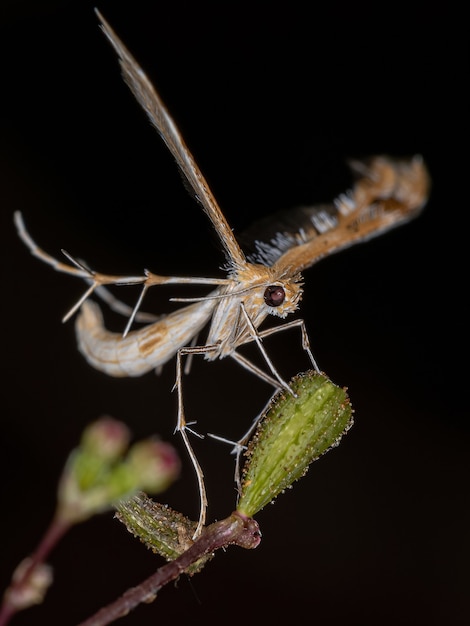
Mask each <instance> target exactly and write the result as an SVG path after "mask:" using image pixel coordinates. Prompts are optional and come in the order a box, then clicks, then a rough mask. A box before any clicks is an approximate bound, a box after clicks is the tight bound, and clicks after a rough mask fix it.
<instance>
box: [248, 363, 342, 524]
mask: <svg viewBox="0 0 470 626" xmlns="http://www.w3.org/2000/svg"><path fill="white" fill-rule="evenodd" d="M290 387H291V389H292V391H293V394H295V395H293V394H291V393H287V392H286V391H285V390H283V391H281V392H279V393H278V394H277V395H275V396H274V397H273V399H272V401H271V403H270V406H269V407H268V409H267V410H266V412H265V413H264V415H263V416H262V417H261V419H260V421H259V424H258V427H257V429H256V432H255V434H254V436H253V437H252V439H251V441H250V443H249V446H248V450H247V452H246V456H247V457H248V460H247V462H246V464H245V467H244V469H243V475H242V490H241V495H240V500H239V502H238V506H237V511H238V512H239V513H240V514H242V515H245V516H247V517H253V515H255V514H256V513H257V512H258V511H260V510H261V509H262V508H263V507H264V506H265V505H266V504H268V503H269V502H271V501H272V500H274V498H276V496H277V495H279V493H281V492H282V491H283V490H284V489H286V488H287V487H289V486H290V485H292V483H293V482H294V481H296V480H298V479H299V478H300V477H301V476H303V475H304V474H305V472H306V471H307V469H308V466H309V465H310V463H312V462H313V461H315V460H316V459H318V458H319V457H320V456H321V455H322V454H324V453H325V452H326V451H327V450H329V449H331V448H332V447H333V446H336V445H338V443H339V441H340V439H341V437H342V435H343V434H345V433H346V432H347V431H348V430H349V428H350V427H351V426H352V423H353V422H352V408H351V405H350V403H349V398H348V396H347V394H346V391H345V390H344V389H342V388H340V387H337V386H336V385H334V384H333V383H332V382H331V380H329V379H328V378H327V377H326V376H324V375H323V374H317V373H315V372H313V371H310V372H307V373H305V374H299V375H298V376H296V377H295V378H293V379H292V381H291V383H290Z"/></svg>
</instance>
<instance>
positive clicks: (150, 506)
mask: <svg viewBox="0 0 470 626" xmlns="http://www.w3.org/2000/svg"><path fill="white" fill-rule="evenodd" d="M116 510H117V513H116V517H117V518H118V519H119V520H120V521H121V522H122V523H123V524H124V525H125V526H126V528H127V530H128V531H129V532H130V533H132V534H133V535H134V536H135V537H138V538H139V539H140V541H142V543H144V544H145V545H146V546H147V548H149V549H150V550H152V551H153V552H155V553H156V554H160V555H161V556H163V557H164V558H165V559H166V560H167V561H173V560H174V559H176V558H177V557H178V556H180V555H181V554H183V552H185V551H186V550H187V549H188V548H189V547H190V546H191V545H192V544H193V543H194V541H193V536H194V533H195V531H196V528H197V522H193V521H191V520H190V519H188V518H187V517H186V516H184V515H183V514H182V513H179V512H178V511H174V510H173V509H171V508H170V507H169V506H167V505H165V504H160V503H159V502H154V501H153V500H152V499H151V498H149V497H148V496H146V494H145V493H137V494H135V495H134V496H132V498H129V499H128V500H120V501H119V502H118V503H117V504H116ZM211 556H212V555H206V556H204V557H202V558H201V559H199V560H198V561H197V562H196V563H193V564H192V565H191V566H190V567H189V568H188V570H187V571H186V573H188V574H194V573H196V572H198V571H200V570H201V569H202V567H203V565H204V564H205V563H206V562H207V560H208V559H210V558H211Z"/></svg>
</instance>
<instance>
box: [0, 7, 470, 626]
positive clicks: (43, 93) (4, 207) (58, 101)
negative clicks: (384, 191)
mask: <svg viewBox="0 0 470 626" xmlns="http://www.w3.org/2000/svg"><path fill="white" fill-rule="evenodd" d="M93 6H94V4H93V3H89V2H86V1H83V0H81V1H80V2H78V1H75V2H74V1H72V0H71V1H69V2H65V1H62V2H61V1H55V2H54V1H52V0H51V1H50V2H21V1H19V0H17V1H15V2H13V1H11V2H5V0H3V2H2V6H1V8H0V16H1V21H0V46H1V83H2V95H1V101H0V138H1V141H0V219H1V236H2V243H1V252H2V266H1V271H2V307H1V313H2V326H1V327H2V343H1V346H2V348H1V349H2V354H3V368H2V382H3V385H2V392H1V393H2V417H1V431H0V432H1V437H0V445H1V451H0V461H1V467H2V477H3V480H2V491H1V502H2V504H1V524H2V535H1V540H0V546H1V547H0V554H1V557H0V586H1V588H5V586H6V585H7V584H8V581H9V578H10V574H11V572H12V570H13V568H14V567H15V566H16V564H17V563H18V562H19V561H20V560H21V559H22V558H23V557H24V556H25V555H26V554H28V553H29V552H30V551H31V550H32V549H33V548H34V546H35V545H36V542H37V541H38V540H39V537H40V536H41V533H42V532H43V530H44V529H45V528H46V525H47V523H48V521H49V519H50V517H51V515H52V512H53V509H54V495H55V487H56V483H57V478H58V476H59V473H60V471H61V467H62V465H63V462H64V460H65V458H66V456H67V454H68V452H69V451H70V450H71V449H72V448H73V447H74V446H75V445H76V443H77V440H78V438H79V436H80V432H81V430H82V429H83V427H84V426H85V425H86V424H87V423H89V422H90V421H92V420H94V419H96V418H97V417H98V416H99V415H101V414H103V413H107V414H111V415H113V416H114V417H116V418H118V419H121V420H123V421H125V422H126V423H128V424H129V426H130V427H131V428H132V431H133V433H134V435H135V437H136V438H141V437H146V436H149V435H150V434H152V433H155V432H158V433H160V434H161V436H162V437H163V438H165V439H170V440H172V441H173V442H174V444H175V445H176V446H178V448H179V449H181V451H182V454H184V452H183V450H182V447H181V445H180V441H179V440H178V439H177V438H176V437H174V438H173V437H172V432H173V428H174V423H175V415H176V412H175V411H176V398H175V395H174V394H171V393H170V389H171V386H172V384H173V381H174V361H172V362H171V363H170V364H169V365H168V366H166V367H165V369H164V372H163V374H162V376H161V377H160V378H155V377H154V376H153V375H152V374H149V375H147V376H145V377H143V378H137V379H123V380H118V379H111V378H107V377H106V376H105V375H102V374H99V373H97V372H96V371H94V370H92V369H91V368H90V367H88V365H87V364H86V363H85V362H84V360H83V358H82V357H81V355H80V354H79V353H78V352H77V350H76V349H75V338H74V329H73V323H72V322H70V323H68V324H66V325H62V324H61V322H60V320H61V316H62V315H63V314H64V313H65V311H66V310H67V309H68V307H69V306H70V305H71V304H72V303H73V302H74V301H75V300H76V298H77V297H78V295H79V294H80V293H81V292H82V289H83V285H82V284H80V283H78V282H77V281H76V280H75V279H73V278H70V277H67V276H63V275H60V274H57V273H55V272H54V271H52V270H51V268H49V267H46V266H45V265H43V264H41V263H40V262H39V261H37V260H35V259H33V258H32V257H31V256H30V255H29V254H28V252H27V250H26V249H25V248H24V246H23V245H22V244H21V243H20V242H19V241H18V238H17V236H16V234H15V231H14V227H13V223H12V214H13V211H14V210H16V209H20V210H22V211H23V214H24V217H25V220H26V222H27V225H28V228H29V230H30V233H31V234H32V235H33V236H34V238H35V239H36V241H37V242H39V243H40V244H41V246H42V247H44V248H45V249H46V250H47V251H48V252H50V253H51V254H53V255H57V256H59V255H60V249H61V248H65V249H67V250H68V251H69V252H71V253H72V254H74V255H76V256H79V257H81V258H84V259H86V260H87V262H88V263H89V264H90V265H92V266H93V267H95V268H99V269H100V270H102V271H107V272H113V273H126V274H129V273H131V274H132V273H136V272H140V271H141V269H142V268H143V267H149V268H150V269H152V270H154V271H155V272H157V273H162V274H165V273H168V274H172V273H174V274H179V275H195V274H200V275H203V276H204V275H205V276H215V275H220V272H219V270H218V268H219V267H220V265H221V264H222V262H223V258H222V255H221V253H220V246H219V245H218V242H217V241H216V238H215V236H214V234H213V232H212V231H211V227H210V225H209V223H208V220H207V218H206V217H205V215H203V213H202V211H201V209H200V208H199V207H198V206H197V204H196V203H195V202H194V201H193V200H192V199H191V198H190V197H189V195H188V194H187V193H186V191H185V189H184V187H183V185H182V184H181V180H180V177H179V174H178V172H177V170H176V167H175V165H174V163H173V162H172V158H171V157H170V156H169V154H168V152H167V151H166V149H165V147H164V146H163V143H162V142H161V141H160V139H159V138H158V136H157V134H156V133H155V132H154V131H153V130H152V128H151V127H150V126H149V124H148V122H147V119H146V118H145V115H144V114H143V113H142V112H141V110H140V109H139V107H138V105H137V104H136V102H135V101H134V100H133V98H132V96H131V95H130V93H129V91H128V90H127V88H126V87H125V86H124V84H123V82H122V80H121V78H120V75H119V70H118V65H117V61H116V58H115V55H114V53H113V52H112V50H111V48H110V46H109V45H108V44H107V42H106V40H105V38H104V36H103V35H102V33H101V32H100V30H99V28H98V24H97V18H96V16H95V15H94V13H93ZM328 7H329V8H325V7H324V6H323V5H322V6H321V8H320V7H319V5H317V4H316V3H315V4H314V3H304V4H301V3H299V4H298V5H297V4H296V3H289V4H287V3H285V4H284V3H283V4H279V5H275V4H274V3H271V2H270V3H268V2H266V3H265V2H263V3H261V2H244V1H240V2H237V3H220V2H214V3H210V2H181V1H178V2H172V3H145V2H140V1H134V2H124V1H121V0H118V1H116V0H114V1H110V0H109V1H106V0H103V1H102V2H101V3H100V4H99V8H100V10H101V11H102V12H103V14H104V15H105V17H106V18H107V19H108V20H109V21H110V23H111V24H112V25H113V27H114V28H115V29H116V31H117V33H118V34H119V35H120V36H121V38H122V39H123V40H124V42H125V43H126V44H127V45H128V47H129V48H130V50H131V51H132V52H133V53H134V55H135V56H136V57H137V59H138V60H139V61H140V62H141V63H142V65H143V66H144V67H145V68H146V70H147V71H148V73H149V75H150V76H151V77H152V79H153V80H154V82H155V84H156V85H157V87H158V89H159V91H160V93H161V95H162V97H163V99H164V100H165V102H166V103H167V105H168V107H169V109H170V111H171V112H172V114H173V116H174V117H175V119H176V120H177V123H178V124H179V126H180V128H181V130H182V132H183V134H184V136H185V139H186V141H187V143H188V145H189V146H190V148H191V150H192V151H193V153H194V155H195V157H196V159H197V161H198V163H199V165H200V167H201V169H202V171H203V172H204V174H205V175H206V177H207V179H208V180H209V182H210V184H211V187H212V190H213V192H214V194H215V195H216V197H217V199H218V201H219V203H220V205H221V207H222V209H223V211H224V212H225V214H226V216H227V218H228V220H229V222H230V224H231V225H232V226H233V228H234V229H235V232H236V233H238V232H240V231H242V230H243V228H245V227H246V226H248V225H249V224H250V222H251V221H252V220H253V219H254V218H256V217H260V216H264V215H267V214H269V213H271V212H272V211H274V210H277V209H281V208H288V207H291V206H296V205H300V204H303V203H304V204H311V203H315V202H320V201H328V200H331V199H332V198H333V197H334V196H335V195H337V194H338V193H339V192H341V191H343V190H344V189H346V188H347V187H348V185H349V184H350V179H349V175H348V171H347V169H346V167H345V161H346V159H347V158H349V157H356V156H364V155H368V154H377V153H388V154H392V155H397V156H399V155H402V154H404V155H411V154H415V153H420V154H422V155H423V157H424V159H425V161H426V162H427V164H428V166H429V170H430V172H431V176H432V179H433V190H432V196H431V199H430V201H429V204H428V206H427V208H426V210H425V211H424V213H423V214H422V216H421V217H419V219H417V220H416V221H414V222H413V223H410V224H409V225H407V226H405V227H403V228H401V229H398V230H396V231H393V232H391V233H389V234H387V235H386V236H384V237H382V238H379V239H377V240H374V241H371V242H370V243H368V244H366V245H364V246H359V247H357V248H352V249H350V250H348V251H346V252H343V253H342V254H339V255H337V256H333V257H331V258H329V259H326V260H324V261H322V262H321V263H320V264H319V265H317V266H315V267H313V268H312V269H310V270H309V271H307V272H306V273H305V295H304V300H303V303H302V316H303V318H304V319H305V320H306V323H307V327H308V329H309V333H310V337H311V341H312V345H313V350H314V353H315V355H316V357H317V359H318V361H319V363H320V366H321V367H322V369H323V370H324V371H325V372H327V373H328V374H329V376H330V377H331V378H332V380H333V381H334V382H336V383H337V384H339V385H342V386H347V387H348V389H349V394H350V397H351V400H352V404H353V406H354V408H355V420H356V421H355V426H354V427H353V429H352V430H351V431H350V433H349V434H348V436H347V437H346V439H345V440H343V442H342V444H341V446H340V447H339V448H338V449H336V450H335V451H333V452H331V453H330V454H328V455H327V456H326V457H324V458H322V459H321V460H320V461H319V462H318V463H316V464H315V465H314V466H313V467H311V469H310V471H309V473H308V474H307V476H306V477H305V478H304V479H302V481H300V482H299V483H298V484H297V485H295V488H294V489H292V490H289V492H288V493H286V494H285V495H283V496H282V497H280V498H279V499H278V501H277V502H276V503H275V505H273V506H269V507H267V508H266V509H265V510H263V511H262V512H261V513H260V514H259V515H258V516H257V519H258V521H259V523H260V525H261V530H262V533H263V541H262V542H261V545H260V546H259V548H258V549H257V550H255V551H254V552H244V551H242V550H240V549H237V548H233V549H229V550H227V551H226V552H224V553H222V552H221V553H219V554H217V557H216V558H215V559H214V561H213V562H212V563H210V564H209V565H208V566H207V568H206V569H205V570H204V571H203V572H202V573H201V574H200V575H198V576H196V577H194V578H193V579H192V580H191V581H188V580H187V579H186V578H185V577H183V578H182V579H180V581H179V582H178V584H177V585H176V586H175V585H170V586H169V587H168V588H165V589H164V590H163V591H162V592H161V594H160V596H159V597H158V599H157V600H156V602H155V603H153V604H151V605H149V606H143V607H139V608H138V609H137V610H136V611H135V612H134V613H133V614H131V615H130V616H128V617H127V618H125V619H123V620H121V621H122V623H123V624H128V625H129V626H130V625H132V624H134V625H139V626H145V625H146V624H156V623H158V624H182V623H192V624H205V625H206V626H209V625H211V624H220V623H224V622H227V621H230V619H231V618H233V619H236V620H237V621H238V620H240V621H243V622H244V623H249V624H255V623H257V622H258V621H259V620H260V619H263V620H264V622H266V623H269V624H285V623H291V622H292V621H293V620H295V619H297V616H300V615H302V616H304V618H303V619H306V618H307V619H311V621H312V623H315V624H319V625H322V626H323V625H328V626H330V625H331V626H332V625H336V624H348V625H357V626H359V625H360V626H369V625H370V626H372V625H374V626H376V625H377V624H380V625H382V626H388V625H390V626H391V625H394V626H396V625H397V624H400V625H411V624H413V625H414V624H426V625H427V626H434V625H436V626H437V625H442V624H446V625H452V626H458V625H460V624H467V623H468V620H469V615H468V612H467V611H468V583H469V580H468V552H467V554H465V552H466V551H467V550H468V522H469V519H468V463H467V457H468V420H467V417H468V408H467V404H466V403H467V401H468V400H467V397H468V391H467V389H468V386H467V379H466V376H465V375H464V372H466V370H467V363H466V359H467V354H468V349H467V345H466V343H467V342H466V330H467V327H466V321H467V316H468V309H466V302H465V303H464V296H465V295H466V292H467V291H468V279H467V277H466V274H464V271H463V259H464V253H465V252H466V242H467V237H466V234H465V230H466V226H465V224H466V214H467V212H468V167H466V168H464V167H463V165H464V163H465V165H468V158H467V153H465V156H464V145H466V143H467V142H468V133H466V132H465V131H467V130H468V127H467V124H466V116H467V114H468V97H467V95H466V94H465V95H464V85H465V83H467V82H468V63H467V59H468V50H467V45H466V43H467V40H466V39H465V38H464V37H461V36H460V33H459V31H460V23H461V21H462V20H463V15H459V14H458V13H456V14H453V13H452V11H451V8H450V5H447V4H442V3H441V4H440V5H435V6H434V7H433V5H432V4H430V3H428V2H418V3H407V4H406V5H405V6H404V7H403V6H401V5H398V4H395V3H393V4H391V3H371V4H370V5H369V4H366V3H361V2H359V3H351V2H350V3H344V4H341V3H338V2H331V3H329V5H328ZM465 105H466V106H465ZM464 108H465V113H466V115H465V119H464ZM464 160H465V161H464ZM465 256H466V255H465ZM127 295H129V301H132V298H133V297H135V293H132V294H127V293H126V295H125V296H124V295H123V297H126V298H127ZM171 295H173V293H169V292H168V291H164V290H163V289H162V290H161V291H160V292H158V290H157V292H155V291H154V293H152V294H150V295H149V297H148V299H147V300H146V309H150V310H153V311H155V312H157V313H160V312H163V311H165V310H168V308H169V305H168V302H167V300H168V298H169V297H170V296H171ZM179 295H181V293H180V294H179ZM109 323H110V324H111V325H112V324H113V323H114V324H115V325H116V324H118V323H119V321H118V320H115V319H112V318H111V317H110V319H109ZM120 323H121V325H122V321H120ZM118 327H119V326H118ZM268 349H269V352H270V355H271V357H272V358H273V360H274V362H275V363H276V365H277V366H278V367H279V369H280V370H281V371H282V372H283V374H284V375H285V376H287V377H290V376H292V375H293V374H295V373H297V372H298V371H302V370H303V369H306V367H307V366H308V363H307V362H306V360H305V356H304V355H303V353H302V350H301V349H300V340H299V338H298V335H296V332H295V331H292V332H291V333H287V334H283V335H282V336H281V337H278V338H277V339H274V338H273V339H272V340H270V342H269V346H268ZM185 394H186V406H187V411H188V418H190V417H191V418H193V419H197V420H198V427H199V429H200V430H201V431H203V432H215V433H218V434H222V435H225V436H227V437H237V436H239V435H240V434H241V433H242V432H244V430H245V429H246V427H247V426H248V424H249V423H250V422H251V420H252V419H253V417H254V416H255V415H256V413H257V411H258V410H259V409H260V408H261V406H262V405H263V404H264V402H265V400H266V399H267V397H268V395H269V389H267V388H266V386H265V385H264V384H263V383H262V382H259V381H257V380H255V379H254V378H252V377H250V376H249V375H248V374H246V373H244V372H243V371H241V370H240V368H239V367H238V366H237V365H236V364H233V363H231V362H230V359H228V360H227V359H226V360H225V361H219V362H216V363H206V362H204V361H203V359H195V362H194V367H193V371H192V373H191V375H190V376H189V377H188V378H187V379H186V381H185ZM195 446H196V447H197V450H198V453H199V455H200V459H201V462H202V465H203V467H204V470H205V473H206V476H207V487H208V491H209V500H210V508H209V519H210V521H212V520H214V519H218V518H219V519H220V518H221V517H225V516H226V515H228V514H229V513H230V511H231V510H232V509H233V507H234V504H235V492H234V488H233V481H232V474H233V459H232V457H231V456H230V454H229V450H228V448H227V447H225V446H224V445H222V444H219V443H216V442H214V441H212V440H210V439H206V440H205V441H204V442H201V443H198V442H196V443H195ZM183 458H184V460H185V468H184V471H183V475H182V477H181V479H180V480H179V481H178V483H177V484H175V486H174V487H173V488H172V489H170V490H169V491H168V492H167V493H166V494H164V495H163V499H164V500H165V501H168V502H169V503H170V504H171V505H172V506H174V507H175V508H177V509H178V510H181V511H182V512H184V513H185V514H187V515H189V516H192V517H195V516H196V515H197V497H196V493H197V492H196V485H195V480H194V477H193V474H192V471H191V468H190V466H189V464H188V463H187V462H186V457H183ZM51 563H52V564H53V566H54V570H55V576H56V582H55V584H54V586H53V587H52V588H51V590H50V592H49V594H48V596H47V599H46V602H45V603H44V605H43V606H41V607H38V608H34V609H31V610H29V611H26V612H25V613H24V614H20V615H18V616H17V617H16V619H15V620H14V623H15V624H17V625H18V626H22V625H31V624H37V623H44V624H49V625H51V626H65V625H68V624H70V625H71V626H72V625H74V624H76V623H78V622H79V621H81V620H83V619H85V618H86V617H88V616H89V615H90V614H92V613H93V612H94V611H95V610H97V609H98V608H99V607H100V606H102V605H103V604H104V603H107V602H110V601H111V600H113V599H114V598H115V597H116V596H117V595H119V594H120V593H122V592H123V591H124V590H125V589H126V588H127V587H128V586H131V585H135V584H137V583H138V582H140V581H141V580H143V579H144V578H145V577H147V576H148V575H150V574H151V573H152V572H153V571H154V569H155V568H156V567H157V566H158V565H159V564H160V560H158V558H157V557H155V556H153V555H151V554H150V553H148V552H147V551H146V550H145V549H144V548H143V547H142V546H140V545H139V544H138V543H136V542H135V541H133V540H132V539H131V537H130V536H129V535H128V534H127V532H126V531H125V530H124V528H123V527H122V526H121V525H120V524H119V522H117V521H116V520H114V519H113V518H112V515H111V514H109V515H103V516H101V517H97V518H96V519H94V520H92V521H90V522H88V523H86V524H82V525H81V526H78V527H76V528H74V529H73V530H72V532H70V534H69V535H68V536H66V537H65V538H64V540H63V541H62V543H61V544H60V546H58V548H57V549H56V550H55V551H54V553H53V555H52V556H51ZM305 616H308V617H305Z"/></svg>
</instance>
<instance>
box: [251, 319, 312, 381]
mask: <svg viewBox="0 0 470 626" xmlns="http://www.w3.org/2000/svg"><path fill="white" fill-rule="evenodd" d="M294 326H300V331H301V333H302V348H303V349H304V350H305V352H306V353H307V355H308V358H309V359H310V362H311V364H312V366H313V369H314V370H315V371H316V372H317V374H321V371H320V368H319V367H318V365H317V362H316V360H315V357H314V356H313V353H312V351H311V349H310V340H309V338H308V333H307V328H306V326H305V322H304V320H302V319H298V320H291V321H290V322H286V323H285V324H282V325H281V326H275V327H274V328H268V329H266V330H262V331H261V332H258V335H259V336H260V337H261V338H264V337H269V335H274V334H276V333H280V332H282V331H284V330H288V329H289V328H293V327H294Z"/></svg>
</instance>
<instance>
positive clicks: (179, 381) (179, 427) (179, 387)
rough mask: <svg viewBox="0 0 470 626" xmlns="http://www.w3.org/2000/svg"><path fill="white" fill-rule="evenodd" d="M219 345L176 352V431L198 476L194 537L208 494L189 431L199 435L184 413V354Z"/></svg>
mask: <svg viewBox="0 0 470 626" xmlns="http://www.w3.org/2000/svg"><path fill="white" fill-rule="evenodd" d="M217 347H218V346H215V345H214V346H188V347H185V348H180V349H179V350H178V352H177V353H176V381H175V384H174V387H173V389H176V392H177V395H178V418H177V423H176V428H175V432H179V433H180V435H181V437H182V439H183V443H184V445H185V448H186V450H187V452H188V455H189V458H190V460H191V463H192V464H193V468H194V471H195V472H196V478H197V483H198V489H199V501H200V510H199V520H198V524H197V528H196V530H195V531H194V535H193V539H196V538H197V537H199V535H200V534H201V532H202V529H203V528H204V525H205V523H206V513H207V494H206V486H205V483H204V472H203V471H202V467H201V465H200V464H199V461H198V460H197V457H196V454H195V452H194V450H193V448H192V446H191V443H190V441H189V437H188V432H190V433H192V434H194V435H197V436H201V435H198V434H197V433H196V432H195V431H193V430H192V429H191V428H188V424H187V422H186V417H185V414H184V405H183V376H182V374H183V363H182V359H183V356H186V355H188V356H189V357H191V356H193V355H194V354H207V352H213V351H214V350H216V349H217Z"/></svg>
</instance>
